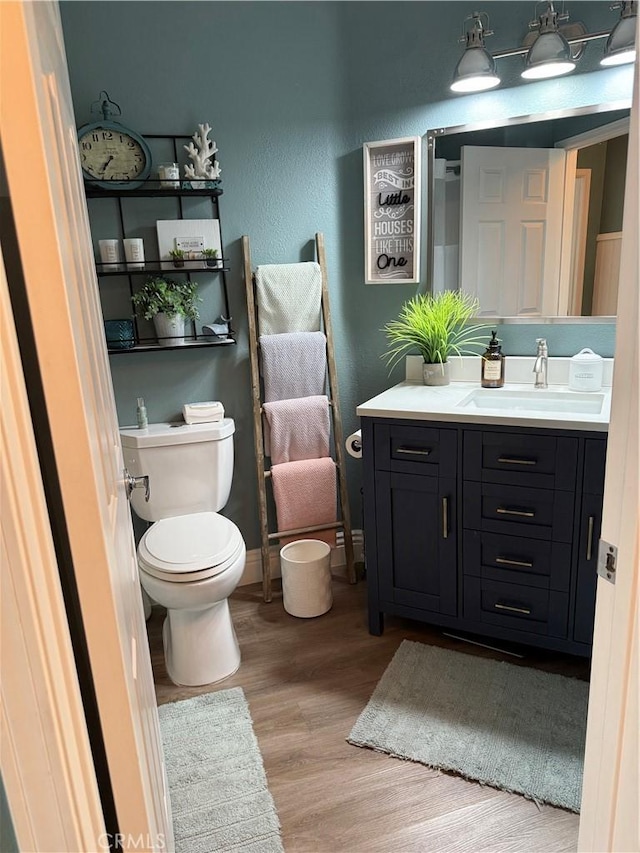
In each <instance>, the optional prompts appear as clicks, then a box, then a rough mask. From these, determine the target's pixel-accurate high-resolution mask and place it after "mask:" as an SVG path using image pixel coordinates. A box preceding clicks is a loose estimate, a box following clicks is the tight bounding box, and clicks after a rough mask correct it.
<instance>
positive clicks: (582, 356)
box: [569, 347, 603, 391]
mask: <svg viewBox="0 0 640 853" xmlns="http://www.w3.org/2000/svg"><path fill="white" fill-rule="evenodd" d="M602 367H603V361H602V356H600V355H598V354H597V353H595V352H594V351H593V350H592V349H589V348H588V347H585V348H584V349H581V350H580V352H579V353H577V354H576V355H574V356H573V358H572V359H571V361H570V362H569V390H570V391H599V390H600V389H601V388H602Z"/></svg>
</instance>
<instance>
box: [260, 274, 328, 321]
mask: <svg viewBox="0 0 640 853" xmlns="http://www.w3.org/2000/svg"><path fill="white" fill-rule="evenodd" d="M321 296H322V271H321V269H320V266H319V265H318V264H316V263H301V264H267V265H265V266H260V267H256V301H257V303H258V331H259V332H260V334H261V335H278V334H282V333H283V332H317V331H319V330H320V299H321Z"/></svg>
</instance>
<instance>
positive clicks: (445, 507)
mask: <svg viewBox="0 0 640 853" xmlns="http://www.w3.org/2000/svg"><path fill="white" fill-rule="evenodd" d="M442 538H443V539H448V538H449V498H442Z"/></svg>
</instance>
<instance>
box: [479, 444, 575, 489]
mask: <svg viewBox="0 0 640 853" xmlns="http://www.w3.org/2000/svg"><path fill="white" fill-rule="evenodd" d="M577 464H578V439H577V438H568V437H562V436H559V437H556V436H547V435H539V434H538V433H522V432H518V433H508V432H488V431H487V432H485V431H473V430H466V431H465V436H464V478H465V480H476V481H479V482H486V483H505V484H514V485H519V484H522V485H524V484H526V485H528V486H532V487H533V488H548V489H563V490H568V491H570V490H572V489H573V488H574V487H575V480H576V470H577Z"/></svg>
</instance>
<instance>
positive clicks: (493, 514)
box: [462, 482, 574, 543]
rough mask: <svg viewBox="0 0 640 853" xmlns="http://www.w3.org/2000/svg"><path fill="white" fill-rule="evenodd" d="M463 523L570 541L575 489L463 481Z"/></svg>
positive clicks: (482, 528) (515, 534) (494, 531)
mask: <svg viewBox="0 0 640 853" xmlns="http://www.w3.org/2000/svg"><path fill="white" fill-rule="evenodd" d="M462 503H463V519H464V520H463V525H464V527H465V528H469V529H471V530H484V531H487V532H488V533H503V534H507V535H511V536H524V537H531V538H532V539H551V540H553V541H554V542H568V543H569V542H571V541H572V539H573V507H574V494H573V492H560V491H552V490H551V489H528V488H526V487H525V486H504V485H496V484H494V483H470V482H465V483H464V484H463V491H462Z"/></svg>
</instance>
